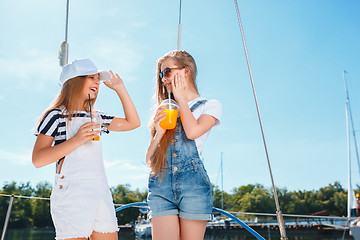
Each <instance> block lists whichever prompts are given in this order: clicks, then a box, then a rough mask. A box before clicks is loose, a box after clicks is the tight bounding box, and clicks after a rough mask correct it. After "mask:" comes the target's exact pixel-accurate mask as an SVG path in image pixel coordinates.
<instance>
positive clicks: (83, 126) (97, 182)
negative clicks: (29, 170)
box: [32, 59, 140, 240]
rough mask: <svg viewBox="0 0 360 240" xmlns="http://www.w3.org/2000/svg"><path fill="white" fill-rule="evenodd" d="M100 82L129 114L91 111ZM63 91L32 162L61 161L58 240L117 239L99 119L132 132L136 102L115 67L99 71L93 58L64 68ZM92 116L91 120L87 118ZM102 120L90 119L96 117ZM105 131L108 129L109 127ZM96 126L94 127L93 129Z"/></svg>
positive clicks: (53, 204) (47, 115) (54, 200)
mask: <svg viewBox="0 0 360 240" xmlns="http://www.w3.org/2000/svg"><path fill="white" fill-rule="evenodd" d="M100 80H104V81H103V83H104V84H105V85H106V86H107V87H109V88H110V89H112V90H114V91H115V92H116V93H117V95H118V96H119V100H120V102H121V103H122V106H123V109H124V113H125V118H120V117H114V116H109V115H106V114H103V113H100V112H98V111H96V112H95V111H93V109H92V111H91V112H90V109H91V108H90V106H91V105H93V104H94V103H95V100H96V98H97V94H98V92H99V87H100ZM60 84H61V85H62V89H61V91H60V92H59V94H58V96H57V98H56V99H55V101H54V103H53V104H52V105H51V106H50V107H49V109H48V110H46V111H45V112H44V114H43V116H42V117H41V118H40V121H39V123H38V124H37V128H36V132H35V134H36V135H37V139H36V142H35V145H34V150H33V157H32V160H33V164H34V165H35V167H42V166H46V165H49V164H51V163H54V162H56V174H55V182H54V186H53V189H52V192H51V196H50V209H51V216H52V219H53V222H54V226H55V230H56V239H82V240H87V239H88V238H90V239H92V240H100V239H107V240H116V239H118V237H117V231H118V225H117V220H116V216H115V208H114V204H113V200H112V196H111V192H110V189H109V186H108V182H107V178H106V174H105V169H104V163H103V158H102V147H101V138H100V140H98V141H94V140H96V137H97V135H98V134H99V133H100V130H97V131H96V130H94V129H98V128H99V127H100V125H99V124H100V123H101V124H102V125H103V124H105V125H106V127H102V129H101V130H105V129H103V128H107V129H108V130H110V131H127V130H131V129H134V128H136V127H138V126H139V125H140V120H139V117H138V114H137V112H136V109H135V106H134V104H133V103H132V101H131V99H130V96H129V95H128V93H127V91H126V88H125V86H124V84H123V81H122V80H121V78H120V77H119V75H118V74H114V73H113V72H112V71H110V73H109V72H107V71H100V70H98V69H97V68H96V66H95V65H94V64H93V63H92V62H91V61H90V60H89V59H79V60H75V61H73V62H72V63H70V64H67V65H66V66H64V68H63V70H62V73H61V77H60ZM90 114H91V115H92V117H91V118H90V119H89V118H87V116H90ZM96 117H98V119H102V120H101V122H100V123H98V124H96V123H95V122H90V120H91V119H92V120H94V118H96ZM107 129H106V131H107ZM93 130H94V131H93Z"/></svg>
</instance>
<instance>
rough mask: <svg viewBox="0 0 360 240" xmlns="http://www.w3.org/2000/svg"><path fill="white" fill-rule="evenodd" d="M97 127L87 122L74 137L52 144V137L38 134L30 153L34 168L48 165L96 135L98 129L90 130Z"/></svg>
mask: <svg viewBox="0 0 360 240" xmlns="http://www.w3.org/2000/svg"><path fill="white" fill-rule="evenodd" d="M95 127H98V125H96V124H95V123H93V122H88V123H85V124H84V125H82V126H81V127H80V128H79V131H78V132H77V133H76V134H75V136H74V137H72V138H70V139H69V140H66V141H65V142H63V143H61V144H59V145H56V146H52V143H53V141H54V137H51V136H48V135H45V134H42V133H41V134H39V135H38V136H37V138H36V142H35V145H34V148H33V153H32V162H33V164H34V166H35V167H36V168H40V167H43V166H46V165H49V164H51V163H53V162H56V161H58V160H59V159H61V158H63V157H65V156H66V155H67V154H69V153H71V152H72V151H73V150H74V149H76V148H77V147H79V146H81V145H82V144H84V143H86V142H87V141H88V140H89V139H91V138H94V137H95V136H97V135H98V134H99V133H100V131H92V129H93V128H95Z"/></svg>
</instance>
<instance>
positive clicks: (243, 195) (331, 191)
mask: <svg viewBox="0 0 360 240" xmlns="http://www.w3.org/2000/svg"><path fill="white" fill-rule="evenodd" d="M213 189H214V190H213V196H214V207H217V208H223V209H224V210H226V211H234V212H254V213H275V212H276V209H275V203H274V196H273V193H272V190H271V188H266V187H264V186H263V185H261V184H248V185H245V186H240V187H237V188H234V189H233V190H232V191H231V193H227V192H221V190H220V189H219V187H218V186H213ZM358 190H359V187H358V189H357V191H358ZM111 192H112V194H113V198H114V203H116V204H127V203H132V202H142V201H146V196H147V192H146V191H145V192H141V191H139V190H135V191H133V190H130V185H128V184H126V185H118V186H116V187H112V188H111ZM0 193H2V194H9V195H11V194H14V195H22V196H36V197H44V198H49V197H50V194H51V184H50V183H48V182H40V183H38V184H37V185H36V186H35V187H32V186H31V184H30V183H29V182H28V183H16V182H10V183H5V184H4V185H3V187H2V189H1V190H0ZM277 193H278V199H279V202H280V207H281V210H282V212H283V213H288V214H301V215H309V214H314V213H319V212H321V213H323V214H326V215H336V216H345V215H346V211H347V210H346V205H347V191H346V190H345V189H344V188H343V187H342V186H341V184H340V183H339V182H335V183H333V184H329V185H328V186H326V187H322V188H320V189H318V190H303V191H301V190H298V191H288V190H287V189H286V188H281V189H277ZM9 201H10V198H9V197H4V196H0V226H1V228H2V227H3V224H4V221H5V216H6V212H7V209H8V205H9ZM222 206H223V207H222ZM138 216H139V210H138V209H137V208H129V209H125V210H123V211H121V212H119V213H117V218H118V222H119V224H125V223H130V222H133V221H134V220H135V219H136V218H137V217H138ZM8 227H9V228H27V227H53V224H52V221H51V215H50V202H49V201H48V200H34V199H24V198H14V203H13V206H12V211H11V215H10V222H9V225H8Z"/></svg>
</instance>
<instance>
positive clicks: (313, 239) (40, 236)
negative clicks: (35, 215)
mask: <svg viewBox="0 0 360 240" xmlns="http://www.w3.org/2000/svg"><path fill="white" fill-rule="evenodd" d="M261 235H262V236H263V237H264V238H266V239H268V240H271V239H272V240H275V239H276V240H278V239H280V236H279V234H275V233H274V234H270V238H269V236H268V234H267V233H266V234H264V233H261ZM287 237H288V239H289V240H342V239H343V238H342V235H337V236H332V235H320V234H297V235H294V234H288V236H287ZM54 238H55V232H54V230H53V229H50V228H49V229H8V231H7V234H6V237H5V240H50V239H54ZM150 239H151V238H145V239H144V240H150ZM252 239H256V238H254V237H253V236H251V235H248V234H246V235H245V234H243V233H211V234H209V233H207V234H206V235H205V238H204V240H252ZM353 239H354V238H353V237H351V236H345V237H344V240H353ZM119 240H135V234H134V233H132V232H119Z"/></svg>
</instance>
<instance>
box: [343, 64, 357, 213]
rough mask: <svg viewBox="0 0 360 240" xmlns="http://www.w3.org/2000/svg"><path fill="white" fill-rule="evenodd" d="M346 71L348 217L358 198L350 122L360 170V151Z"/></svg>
mask: <svg viewBox="0 0 360 240" xmlns="http://www.w3.org/2000/svg"><path fill="white" fill-rule="evenodd" d="M346 73H347V72H346V71H345V70H344V71H343V78H344V85H345V92H346V102H345V112H346V134H347V158H348V202H347V205H348V207H347V215H348V217H351V209H352V208H356V205H355V203H356V200H355V196H354V191H353V189H352V183H351V149H350V141H351V139H350V137H351V133H350V132H351V131H350V126H349V125H350V124H351V129H352V135H353V138H354V145H355V153H356V159H357V162H358V168H359V172H360V161H359V152H358V148H357V142H356V133H355V128H354V121H353V118H352V113H351V107H350V97H349V91H348V87H347V81H346Z"/></svg>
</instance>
